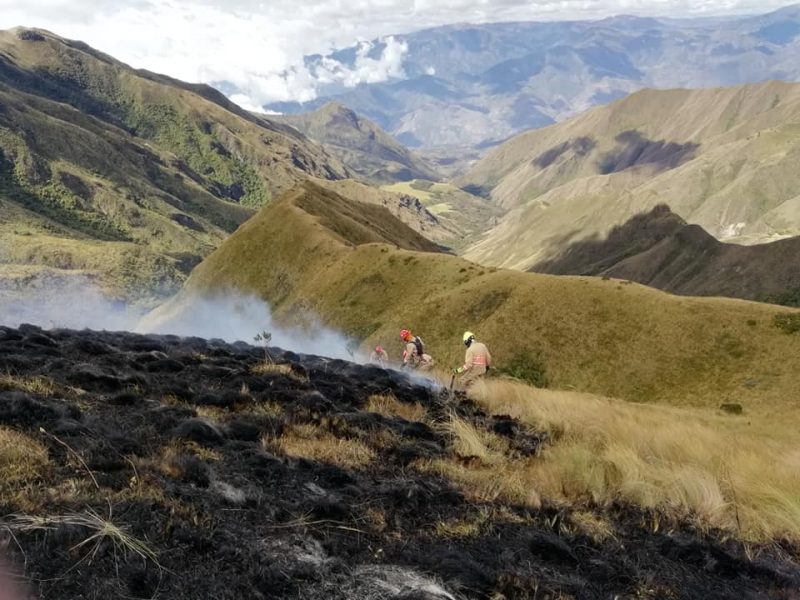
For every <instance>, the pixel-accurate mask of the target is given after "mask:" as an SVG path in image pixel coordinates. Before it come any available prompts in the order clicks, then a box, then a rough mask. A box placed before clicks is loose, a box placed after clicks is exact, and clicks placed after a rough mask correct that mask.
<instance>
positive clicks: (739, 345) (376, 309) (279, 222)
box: [158, 184, 800, 406]
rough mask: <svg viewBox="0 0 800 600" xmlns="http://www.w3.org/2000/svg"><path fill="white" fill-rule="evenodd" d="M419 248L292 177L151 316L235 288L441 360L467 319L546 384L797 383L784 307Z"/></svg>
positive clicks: (778, 394)
mask: <svg viewBox="0 0 800 600" xmlns="http://www.w3.org/2000/svg"><path fill="white" fill-rule="evenodd" d="M428 249H431V248H430V245H429V244H428V245H426V244H425V243H424V240H422V239H421V238H419V236H417V234H415V233H414V232H413V231H411V230H410V229H408V228H405V227H403V226H402V225H401V224H400V223H399V222H397V221H396V219H394V218H393V217H391V215H389V214H388V213H386V212H385V211H382V210H380V209H374V210H370V211H365V210H364V207H363V206H358V207H356V206H354V205H352V204H351V203H350V202H349V201H347V200H344V199H343V198H341V197H337V196H336V195H335V194H334V193H332V192H330V191H328V190H324V189H322V188H319V187H317V186H314V185H313V184H305V185H304V186H302V187H299V188H297V189H295V190H293V191H292V192H290V193H288V194H287V195H286V196H284V197H283V198H282V199H281V200H280V201H277V202H275V203H273V204H271V205H270V206H268V207H267V208H266V209H264V210H263V211H262V212H261V213H259V214H258V215H257V216H256V217H254V218H253V219H251V220H250V221H248V222H247V223H245V224H244V225H243V226H242V227H241V228H240V229H239V230H238V231H237V232H236V233H235V234H234V235H233V236H231V238H230V239H229V240H228V241H227V242H226V243H225V244H223V245H222V246H221V247H220V248H219V249H218V250H217V251H216V252H214V253H213V254H212V255H211V256H210V257H209V258H208V259H206V260H205V261H204V262H203V263H202V264H201V265H200V266H199V267H197V269H195V271H194V272H193V274H192V276H191V278H190V280H189V281H188V283H187V287H186V289H185V291H184V293H183V294H182V295H181V296H180V297H178V298H177V299H175V300H174V301H173V302H172V303H171V304H170V305H168V306H165V307H163V308H162V309H160V311H159V315H158V316H159V318H162V319H164V318H168V317H169V315H170V314H172V313H174V312H176V311H178V312H179V311H181V310H182V309H184V307H185V304H184V302H185V300H186V299H187V298H188V297H191V295H192V294H207V293H210V292H214V291H215V290H221V289H226V288H234V289H238V290H243V291H246V292H253V293H255V294H257V295H259V296H260V297H262V298H264V299H265V300H267V301H268V302H269V303H270V304H271V305H272V306H273V307H274V310H275V314H276V316H277V317H278V318H279V319H283V320H292V319H298V318H300V315H302V314H303V313H304V312H312V313H314V314H316V315H319V317H320V318H321V319H322V320H323V321H324V322H325V323H326V324H329V325H331V326H334V327H337V328H339V329H341V330H342V331H344V332H345V333H347V334H348V335H351V336H354V337H356V338H357V339H358V340H360V341H362V342H363V344H364V346H365V347H367V346H368V345H370V344H373V343H377V342H380V343H382V344H384V345H385V346H387V347H388V348H389V349H390V350H391V351H392V355H393V358H395V359H396V358H397V357H398V355H399V351H400V347H399V344H398V343H397V333H398V331H399V329H400V328H401V327H410V328H411V329H412V330H413V331H414V332H416V333H419V334H420V335H422V336H423V338H424V339H425V340H426V342H427V344H428V346H429V350H430V352H431V354H433V356H434V357H435V358H436V359H437V360H438V362H439V365H440V366H442V367H446V366H450V365H457V364H458V363H459V361H460V360H461V359H462V358H463V345H462V344H461V333H462V332H463V330H464V329H467V328H468V329H471V330H474V331H476V332H477V333H478V335H479V337H480V338H482V339H483V340H485V341H486V342H487V343H488V344H489V346H490V348H492V350H493V351H494V354H495V355H496V359H497V364H498V366H499V367H500V368H502V369H505V370H508V371H512V372H513V373H515V374H516V375H519V376H523V377H525V378H527V379H529V380H534V381H538V382H539V383H545V382H546V383H547V384H549V385H551V386H553V387H558V388H568V389H575V390H580V391H590V392H594V393H600V394H603V395H607V396H613V397H617V398H624V399H627V400H637V401H667V402H671V403H675V404H702V405H712V406H717V405H718V404H719V403H720V402H724V401H735V402H744V403H746V404H747V405H753V406H756V405H761V406H769V405H771V404H772V403H777V402H782V401H785V398H787V397H794V396H796V395H797V394H798V393H800V380H798V378H797V376H796V374H797V372H798V369H800V352H798V350H800V336H798V335H796V334H792V333H789V332H790V331H792V329H793V324H795V323H796V322H797V321H798V320H800V316H798V313H797V312H796V311H791V310H790V309H782V308H778V307H773V306H768V305H758V304H753V303H748V302H743V301H735V300H721V299H698V298H684V297H677V296H671V295H668V294H665V293H663V292H659V291H656V290H653V289H650V288H646V287H643V286H640V285H636V284H627V283H624V282H621V281H616V280H608V281H603V280H601V279H594V278H581V277H555V276H546V275H535V274H528V273H520V272H516V271H506V270H496V269H487V268H482V267H480V266H478V265H475V264H473V263H470V262H468V261H466V260H463V259H461V258H457V257H454V256H449V255H445V254H440V253H432V252H419V251H418V250H428Z"/></svg>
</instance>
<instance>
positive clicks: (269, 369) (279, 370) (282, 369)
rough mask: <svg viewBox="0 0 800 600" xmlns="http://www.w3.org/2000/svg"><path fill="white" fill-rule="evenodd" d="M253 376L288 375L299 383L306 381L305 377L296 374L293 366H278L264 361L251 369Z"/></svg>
mask: <svg viewBox="0 0 800 600" xmlns="http://www.w3.org/2000/svg"><path fill="white" fill-rule="evenodd" d="M250 372H251V373H252V374H253V375H286V376H287V377H291V378H292V379H296V380H297V381H305V377H303V376H302V375H299V374H298V373H295V372H294V371H293V370H292V367H291V365H285V364H277V363H273V362H270V361H266V360H265V361H263V362H260V363H258V364H257V365H255V366H254V367H252V368H251V369H250Z"/></svg>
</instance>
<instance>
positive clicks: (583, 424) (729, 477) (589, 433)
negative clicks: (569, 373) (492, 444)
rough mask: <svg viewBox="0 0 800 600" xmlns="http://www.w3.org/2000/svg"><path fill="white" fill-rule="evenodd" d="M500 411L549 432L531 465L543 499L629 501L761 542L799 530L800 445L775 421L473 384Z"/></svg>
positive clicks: (482, 399) (507, 384) (598, 502)
mask: <svg viewBox="0 0 800 600" xmlns="http://www.w3.org/2000/svg"><path fill="white" fill-rule="evenodd" d="M474 397H475V399H476V400H477V401H478V402H479V403H480V404H481V405H483V406H484V407H485V408H486V409H487V410H488V411H490V412H492V413H494V414H510V415H512V416H514V417H516V418H518V419H520V420H522V421H523V422H525V423H528V424H530V425H532V426H533V427H535V428H538V429H539V430H544V431H547V432H548V433H550V435H551V436H552V438H553V440H554V443H553V445H552V446H551V447H550V448H549V449H548V450H547V451H546V452H545V453H544V454H543V456H542V458H541V459H538V460H537V461H536V462H535V463H531V464H530V465H529V466H528V469H529V475H530V477H531V478H532V479H533V480H535V481H536V482H537V487H538V490H539V492H540V493H541V494H542V496H543V497H544V498H548V499H553V500H563V501H570V502H573V501H581V500H583V501H587V500H588V501H590V502H591V503H594V504H596V505H603V504H609V503H611V502H615V501H623V502H629V503H631V504H634V505H638V506H641V507H644V508H647V509H653V510H656V511H658V512H661V513H663V514H667V515H675V516H680V517H690V518H694V519H696V521H697V522H698V523H699V524H701V525H704V526H707V527H715V528H721V529H724V530H728V531H731V532H734V533H738V534H739V535H741V536H742V537H743V538H745V539H748V540H753V541H763V540H769V539H775V538H779V537H789V538H792V539H800V469H798V465H800V451H798V449H797V446H796V443H792V442H791V441H789V440H790V439H791V438H790V437H788V436H787V437H785V439H784V438H783V436H781V435H780V434H779V433H776V431H777V430H778V429H779V427H777V428H766V427H765V428H764V429H763V431H765V432H766V431H769V432H770V435H762V434H761V433H760V431H761V429H759V428H754V429H753V431H752V432H751V431H748V430H737V429H736V426H735V425H729V423H730V419H732V418H731V417H728V418H724V417H717V416H714V415H708V414H707V413H700V412H699V411H691V410H686V409H676V408H665V407H655V406H648V405H637V404H629V403H625V402H620V401H614V400H609V399H605V398H600V397H596V396H589V395H585V394H578V393H569V392H549V391H545V390H536V389H533V388H530V387H527V386H524V385H521V384H516V383H511V382H504V381H491V382H487V384H486V385H485V386H483V387H481V388H477V389H476V390H475V392H474Z"/></svg>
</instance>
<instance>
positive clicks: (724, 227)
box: [456, 82, 800, 269]
mask: <svg viewBox="0 0 800 600" xmlns="http://www.w3.org/2000/svg"><path fill="white" fill-rule="evenodd" d="M798 116H800V85H799V84H792V83H785V82H767V83H763V84H754V85H747V86H740V87H735V88H714V89H700V90H643V91H640V92H637V93H635V94H632V95H631V96H628V97H627V98H624V99H622V100H618V101H617V102H615V103H612V104H610V105H608V106H604V107H599V108H595V109H593V110H591V111H589V112H587V113H584V114H582V115H579V116H578V117H575V118H574V119H570V120H568V121H565V122H564V123H560V124H557V125H553V126H551V127H548V128H545V129H541V130H535V131H530V132H527V133H523V134H521V135H519V136H517V137H515V138H513V139H512V140H510V141H509V142H507V143H506V144H504V145H503V146H501V147H499V148H497V149H496V150H494V151H493V152H491V153H490V154H489V155H488V156H487V157H486V158H484V159H483V160H482V161H481V162H479V163H478V164H477V165H476V166H475V167H474V168H473V169H472V170H471V171H470V172H469V173H468V174H466V175H465V176H463V177H462V178H459V179H458V180H456V183H457V185H460V186H462V187H466V188H467V189H477V190H480V191H482V193H484V194H486V195H489V196H491V198H492V199H493V201H494V202H496V203H498V204H500V205H501V206H504V207H505V208H506V209H508V210H510V212H509V213H508V214H507V215H506V216H505V217H504V218H503V219H502V220H501V222H500V224H499V225H498V227H496V228H495V229H494V230H492V231H490V232H489V233H487V234H486V235H485V236H484V238H483V239H482V240H480V241H478V242H476V243H475V244H473V245H472V246H471V247H470V248H469V249H468V250H467V251H466V252H465V256H466V257H467V258H470V259H472V260H477V261H478V262H482V263H486V264H490V265H502V266H509V267H514V268H521V269H527V268H530V267H532V266H533V265H534V264H536V263H537V262H543V261H546V260H549V259H551V258H552V257H554V256H556V255H557V254H558V253H559V252H561V251H563V250H564V249H565V248H566V247H567V246H568V245H570V244H571V243H575V242H579V241H580V240H581V239H583V238H586V237H590V236H593V235H600V236H604V235H606V234H607V233H608V231H610V230H611V228H612V227H614V226H616V225H621V224H623V223H625V222H626V221H627V220H628V219H630V218H631V217H633V216H634V215H635V214H637V213H639V212H647V211H649V210H651V209H652V208H654V207H655V206H657V205H659V204H666V205H668V206H669V207H670V209H671V210H672V211H673V212H675V213H676V214H678V215H679V216H680V217H682V218H683V219H685V220H686V221H687V222H689V223H695V224H698V225H700V226H702V227H703V228H704V229H706V230H707V231H709V233H711V234H712V235H714V237H716V238H717V239H720V240H722V241H730V242H738V243H745V244H748V243H758V242H766V241H770V240H774V239H779V238H783V237H791V236H793V235H797V234H798V233H800V221H799V220H798V219H800V217H799V216H798V215H800V212H798V211H797V210H796V207H797V203H798V198H800V197H798V195H797V193H796V190H795V189H794V186H793V185H792V181H793V177H794V175H793V174H794V173H795V172H796V168H797V166H798V160H800V136H799V135H798V134H799V133H800V130H798V128H797V127H796V125H795V123H796V122H797V119H798Z"/></svg>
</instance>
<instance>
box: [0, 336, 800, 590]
mask: <svg viewBox="0 0 800 600" xmlns="http://www.w3.org/2000/svg"><path fill="white" fill-rule="evenodd" d="M270 355H271V356H272V357H273V359H274V363H275V364H273V365H270V366H266V367H263V368H262V369H260V370H259V371H258V373H260V374H257V372H256V371H254V369H253V368H254V367H255V366H257V365H259V364H261V362H262V361H263V357H264V352H263V349H261V348H252V347H249V346H247V345H246V344H235V345H228V344H225V343H223V342H220V341H206V340H201V339H197V338H191V339H181V338H178V337H175V336H137V335H133V334H126V333H95V332H90V331H82V332H74V331H47V332H45V331H42V330H39V329H38V328H35V327H22V328H20V329H18V330H16V329H15V330H12V329H6V328H2V327H0V373H8V374H9V377H8V378H7V379H6V380H4V381H5V383H3V385H2V386H0V427H4V428H11V429H14V430H16V431H17V432H21V433H24V434H26V435H27V436H29V437H30V438H32V439H34V440H36V441H37V442H38V443H40V444H42V445H43V446H44V447H45V448H46V449H47V453H48V461H49V464H48V465H47V467H46V468H43V469H41V470H40V472H38V473H37V474H36V475H35V476H34V477H33V478H32V479H31V480H30V481H29V482H26V484H25V486H22V485H20V486H16V487H14V486H10V487H9V486H8V485H5V486H4V485H3V484H2V483H0V514H2V515H11V514H16V515H26V514H28V515H30V514H35V515H38V516H40V517H41V516H51V517H64V516H69V515H72V516H74V515H86V514H89V511H93V512H94V513H95V514H96V515H99V516H100V517H101V518H103V519H109V520H110V521H111V522H113V523H114V524H115V525H116V526H119V527H120V528H122V530H123V531H124V532H125V533H126V535H130V536H132V537H133V538H135V539H137V540H140V541H141V542H142V543H143V544H144V545H145V547H146V548H147V549H148V552H145V553H144V554H142V553H141V552H139V553H137V552H135V551H132V550H131V549H130V548H129V549H128V550H127V551H126V550H125V548H123V547H121V546H120V545H119V543H118V542H117V543H115V542H114V540H112V539H110V538H104V539H101V540H100V542H101V543H99V544H96V545H95V544H94V543H89V544H87V545H84V546H80V544H81V543H82V542H84V541H85V540H87V539H88V538H89V537H90V536H91V535H93V534H94V533H95V531H94V530H92V529H91V528H89V527H87V526H85V525H79V524H75V523H73V522H70V521H69V520H68V519H63V520H62V521H59V522H54V523H53V524H52V526H51V527H49V528H48V529H47V530H44V529H36V528H20V527H17V526H15V527H16V529H13V531H14V534H15V535H14V539H12V538H11V537H10V536H9V535H8V533H9V530H5V529H4V528H3V527H0V540H1V541H3V542H8V543H7V544H6V545H5V546H2V548H4V549H5V553H6V554H7V555H8V558H9V559H10V561H11V562H12V563H13V564H14V565H15V566H16V567H17V570H18V571H22V570H24V571H25V576H26V578H27V579H28V581H29V582H30V586H31V587H32V591H33V594H34V595H35V596H38V597H40V598H54V599H55V598H58V599H59V600H68V599H71V598H97V599H101V598H103V599H105V598H116V597H139V598H150V597H158V598H165V599H169V600H183V599H186V600H188V599H193V600H194V599H196V598H215V599H228V598H230V599H234V598H235V599H240V598H254V599H259V598H264V599H266V598H287V599H288V598H293V599H294V598H304V599H312V600H313V599H317V598H318V599H320V600H321V599H323V598H324V599H367V600H369V599H373V598H374V599H376V600H377V599H379V598H381V599H383V598H392V599H395V600H400V599H404V600H412V599H414V600H442V599H444V600H453V599H465V598H507V599H511V598H556V597H562V598H598V599H599V598H603V599H605V598H613V597H615V596H616V597H643V598H687V599H688V598H717V599H722V598H786V599H789V598H793V597H796V596H793V594H796V592H797V590H798V589H800V569H798V565H797V562H796V559H797V557H798V550H797V548H792V547H789V546H786V547H784V548H782V549H781V550H780V551H778V550H774V549H767V548H765V549H761V550H760V551H759V552H757V553H756V554H757V555H758V556H759V558H757V559H756V560H754V561H750V560H748V559H747V557H746V554H745V552H744V550H743V548H742V547H741V545H739V544H738V543H736V542H733V541H730V540H728V541H724V542H723V541H722V540H721V539H718V538H717V537H715V536H714V535H710V534H709V535H703V534H700V533H697V532H696V531H693V530H692V529H691V528H690V527H688V526H682V525H681V524H680V523H675V524H673V526H672V527H671V528H666V527H664V528H662V529H661V530H660V531H659V532H657V533H654V532H653V531H652V528H650V526H649V524H650V523H651V522H652V521H651V520H650V519H648V516H647V515H644V514H641V513H639V512H637V511H635V510H632V509H629V508H624V507H616V508H613V509H610V510H609V511H608V512H607V513H606V515H605V516H606V518H608V519H610V520H611V522H612V524H613V527H614V537H612V538H609V539H607V540H606V541H602V542H600V541H594V540H593V539H590V538H588V537H586V536H583V535H580V534H578V533H575V532H574V531H572V532H570V531H569V530H567V529H565V528H561V527H560V526H559V523H561V522H563V520H564V519H565V518H567V517H568V516H569V509H566V508H563V507H562V508H555V507H545V508H542V509H539V510H535V509H532V508H527V507H523V506H515V505H510V504H503V503H502V502H501V501H499V500H495V501H493V502H477V501H474V500H470V499H468V498H466V497H465V495H464V494H463V493H462V491H460V490H459V489H458V488H457V487H456V486H455V485H454V484H453V483H451V482H450V481H448V480H446V479H445V478H443V477H441V476H439V475H433V474H431V473H432V472H431V471H430V470H428V471H426V470H424V469H421V468H419V464H420V462H421V461H422V462H424V461H435V460H438V459H447V458H448V457H450V458H452V457H453V451H452V443H451V440H450V439H448V436H447V434H446V433H445V432H444V429H443V428H441V427H439V426H438V425H437V421H438V420H442V419H446V418H447V417H448V415H449V414H451V412H455V413H456V414H458V415H459V416H460V417H461V418H463V419H465V420H467V421H469V422H470V423H472V424H473V425H474V426H475V427H476V428H478V429H481V430H485V431H487V432H491V433H492V434H493V435H496V436H499V437H500V438H502V439H504V440H507V441H508V446H509V449H510V451H511V452H514V453H516V455H518V456H521V457H535V456H536V455H537V452H538V450H539V448H540V446H541V445H542V444H543V443H544V442H545V440H544V438H543V436H540V435H538V434H537V433H536V432H535V431H530V430H529V429H527V428H525V427H524V426H523V425H522V424H520V423H518V422H516V421H514V420H513V419H511V418H510V417H491V416H488V415H486V414H484V413H483V412H482V411H481V410H480V409H479V408H478V407H476V406H474V405H472V404H471V403H469V402H468V401H467V400H466V399H465V398H463V397H460V396H456V397H454V398H449V397H446V396H443V395H440V393H439V390H438V389H437V388H436V386H427V387H426V386H419V385H415V384H414V383H412V382H411V381H410V380H409V379H407V378H406V377H405V376H404V375H402V374H399V373H396V372H392V371H385V370H382V369H377V368H375V367H365V366H359V365H356V364H352V363H348V362H344V361H336V360H328V359H324V358H321V357H314V356H303V355H296V354H292V353H288V352H282V351H280V350H279V349H272V350H270ZM389 394H391V395H392V396H394V398H395V399H396V400H397V402H399V403H401V404H419V405H421V406H422V407H424V408H425V409H426V411H427V414H426V416H425V417H424V418H423V419H422V420H420V421H410V420H407V419H404V418H401V417H397V416H391V415H386V414H377V413H374V412H369V411H368V410H367V408H368V406H369V399H370V397H371V396H373V395H389ZM325 444H327V445H325ZM533 459H534V460H535V458H533ZM90 474H91V475H90ZM109 507H111V508H110V509H109ZM6 523H7V524H9V525H10V526H13V523H12V521H9V519H8V518H6ZM442 523H466V524H475V523H478V525H476V526H474V527H467V528H465V530H464V533H463V534H453V533H450V534H447V535H445V534H443V533H442V532H441V531H440V529H441V527H440V526H441V524H442ZM667 531H670V533H665V532H667ZM150 551H152V553H150ZM792 556H793V557H794V558H791V557H792ZM90 557H91V560H90Z"/></svg>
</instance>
